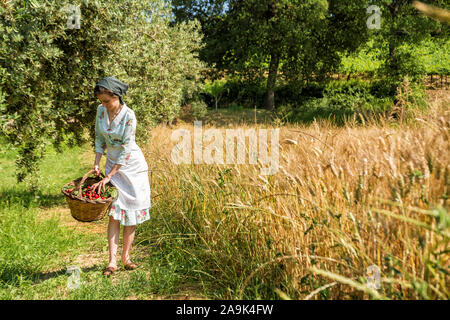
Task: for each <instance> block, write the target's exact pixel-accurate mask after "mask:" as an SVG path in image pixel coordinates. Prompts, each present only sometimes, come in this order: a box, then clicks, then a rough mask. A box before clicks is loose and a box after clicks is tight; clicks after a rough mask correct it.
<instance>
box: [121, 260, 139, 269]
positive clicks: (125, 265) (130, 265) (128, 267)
mask: <svg viewBox="0 0 450 320" xmlns="http://www.w3.org/2000/svg"><path fill="white" fill-rule="evenodd" d="M124 268H125V270H134V269H136V268H137V265H136V264H135V263H133V262H131V261H130V262H127V263H125V264H124Z"/></svg>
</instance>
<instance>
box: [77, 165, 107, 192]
mask: <svg viewBox="0 0 450 320" xmlns="http://www.w3.org/2000/svg"><path fill="white" fill-rule="evenodd" d="M94 172H95V170H94V169H92V170H89V171H88V172H87V173H86V174H85V175H84V176H83V178H82V179H81V180H80V183H79V184H78V186H76V187H75V188H73V189H74V190H75V189H78V196H80V194H81V186H82V185H83V183H84V181H86V179H87V178H88V177H89V175H90V174H91V173H94ZM100 176H101V177H102V178H104V177H105V175H104V174H103V172H101V171H100Z"/></svg>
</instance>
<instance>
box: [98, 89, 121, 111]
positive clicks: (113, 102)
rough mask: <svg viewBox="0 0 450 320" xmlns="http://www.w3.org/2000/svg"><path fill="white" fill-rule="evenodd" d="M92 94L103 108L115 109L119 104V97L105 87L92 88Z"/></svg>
mask: <svg viewBox="0 0 450 320" xmlns="http://www.w3.org/2000/svg"><path fill="white" fill-rule="evenodd" d="M94 94H95V96H96V97H97V98H98V99H99V100H100V102H101V103H102V106H103V107H105V108H108V109H109V108H115V107H117V104H121V103H120V99H119V96H118V95H116V94H115V93H114V92H112V91H111V90H109V89H106V88H105V87H102V86H99V85H96V86H95V88H94Z"/></svg>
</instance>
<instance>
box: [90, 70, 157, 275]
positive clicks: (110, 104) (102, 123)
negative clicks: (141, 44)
mask: <svg viewBox="0 0 450 320" xmlns="http://www.w3.org/2000/svg"><path fill="white" fill-rule="evenodd" d="M127 89H128V85H127V84H125V83H123V82H121V81H120V80H118V79H116V78H114V77H106V78H104V79H102V80H101V81H100V82H99V83H97V85H96V86H95V89H94V94H95V95H96V97H97V98H98V99H99V100H100V102H101V105H99V106H98V107H97V117H96V121H95V152H96V157H95V163H94V167H93V170H94V171H95V174H96V175H99V174H100V170H99V163H100V159H101V157H102V155H103V154H104V152H105V149H107V150H108V152H107V155H106V168H105V174H106V176H105V178H104V179H103V180H101V181H100V182H98V183H95V184H94V185H93V188H94V190H96V191H97V192H102V191H104V190H105V185H106V184H107V183H108V182H110V181H111V183H112V184H113V185H114V186H115V187H116V188H117V190H118V193H119V196H118V198H117V199H116V200H115V201H114V202H113V203H112V204H111V207H110V211H109V224H108V245H109V264H108V266H107V267H106V268H105V269H104V271H103V274H104V275H106V276H110V275H111V274H113V273H114V272H115V271H116V270H117V259H116V254H117V247H118V244H119V235H120V225H123V226H124V227H123V250H122V263H123V265H124V267H125V269H126V270H133V269H135V268H136V267H137V266H136V264H134V263H132V262H131V261H130V255H129V254H130V249H131V245H132V243H133V240H134V234H135V228H136V225H137V224H139V223H142V222H144V221H146V220H148V219H150V185H149V182H148V165H147V162H146V161H145V157H144V154H143V153H142V151H141V149H140V148H139V146H138V145H137V144H136V142H135V133H136V124H137V123H136V117H135V114H134V112H133V110H131V109H130V108H128V107H127V105H126V104H125V103H124V102H123V101H122V95H123V94H125V93H126V91H127Z"/></svg>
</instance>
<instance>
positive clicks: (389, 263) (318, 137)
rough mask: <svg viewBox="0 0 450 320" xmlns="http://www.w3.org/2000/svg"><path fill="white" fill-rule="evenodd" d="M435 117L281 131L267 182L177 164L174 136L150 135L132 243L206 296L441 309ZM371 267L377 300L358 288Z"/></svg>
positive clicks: (444, 131)
mask: <svg viewBox="0 0 450 320" xmlns="http://www.w3.org/2000/svg"><path fill="white" fill-rule="evenodd" d="M445 110H446V109H444V110H443V111H442V110H441V112H440V113H439V114H438V115H436V114H433V115H432V116H423V117H421V118H417V119H416V121H415V122H414V123H413V124H411V123H410V124H408V125H406V124H394V125H390V124H389V123H384V124H380V122H379V121H377V123H378V124H375V123H374V124H369V125H367V124H366V125H365V126H358V125H356V124H355V123H352V122H349V123H347V125H346V126H344V127H335V126H332V125H330V124H329V123H328V122H326V121H322V122H314V123H313V125H310V126H302V125H286V126H284V127H281V128H280V143H281V147H280V171H279V172H278V173H277V174H275V175H273V176H261V175H260V174H259V172H260V167H259V166H257V165H206V164H203V165H175V164H174V163H173V162H172V161H171V157H170V154H171V151H172V148H173V147H174V145H175V143H176V142H172V143H168V142H167V141H168V140H169V139H170V137H171V133H172V130H173V129H172V130H170V129H169V128H167V127H157V128H156V129H154V130H153V132H152V136H153V138H152V141H151V143H150V144H149V145H148V146H146V148H145V153H146V156H147V159H149V164H150V165H151V172H152V206H153V207H152V217H153V220H152V223H149V224H146V226H144V227H143V229H141V234H140V237H142V238H144V239H147V241H148V243H149V244H150V245H151V246H154V247H156V248H165V249H167V250H169V251H171V252H178V254H177V255H175V256H176V257H174V258H173V260H171V261H170V262H168V263H175V264H178V265H179V266H180V268H184V269H183V270H184V274H185V276H186V281H197V282H200V283H201V284H202V285H203V288H204V290H205V292H206V294H207V296H209V297H212V298H231V299H234V298H251V299H255V298H256V299H258V298H263V299H280V298H292V299H305V298H306V299H363V298H375V299H377V298H378V299H379V298H381V299H448V298H449V292H448V276H449V274H448V267H449V259H448V257H449V255H448V241H449V235H450V234H449V214H448V188H449V185H450V166H449V152H448V151H449V127H450V122H449V117H448V116H449V115H448V111H445ZM183 126H184V127H185V128H186V129H188V130H191V132H192V126H191V127H190V126H188V125H183ZM178 128H179V127H177V128H174V129H178ZM240 128H244V129H246V128H247V127H245V126H240ZM252 128H256V129H259V128H262V126H259V125H257V126H252ZM265 128H267V127H265ZM204 129H207V128H206V127H204ZM223 133H224V132H223ZM247 146H248V144H247ZM247 163H248V160H247ZM373 265H375V266H377V267H378V268H379V270H380V273H381V279H380V282H381V283H380V284H381V289H379V290H376V289H373V288H371V287H369V286H368V285H367V280H368V276H369V275H368V268H369V267H370V266H373Z"/></svg>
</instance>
